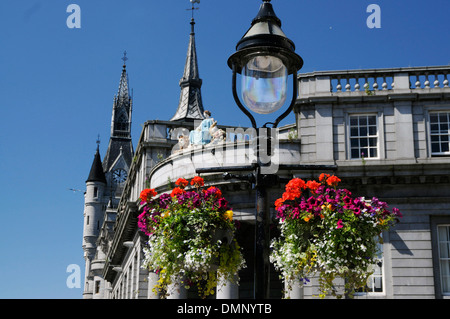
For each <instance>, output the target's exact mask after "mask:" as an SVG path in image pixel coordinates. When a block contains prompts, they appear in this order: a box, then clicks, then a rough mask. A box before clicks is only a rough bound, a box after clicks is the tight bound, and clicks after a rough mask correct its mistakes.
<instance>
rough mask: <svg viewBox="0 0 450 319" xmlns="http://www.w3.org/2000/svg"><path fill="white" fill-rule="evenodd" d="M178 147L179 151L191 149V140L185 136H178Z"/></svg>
mask: <svg viewBox="0 0 450 319" xmlns="http://www.w3.org/2000/svg"><path fill="white" fill-rule="evenodd" d="M178 146H179V150H180V151H181V150H184V149H187V148H188V147H189V138H188V137H187V136H185V135H180V136H178Z"/></svg>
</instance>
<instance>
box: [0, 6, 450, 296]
mask: <svg viewBox="0 0 450 319" xmlns="http://www.w3.org/2000/svg"><path fill="white" fill-rule="evenodd" d="M71 3H75V4H78V5H79V6H80V8H81V28H80V29H69V28H68V27H67V25H66V19H67V17H68V16H69V14H70V13H67V12H66V8H67V6H68V5H69V4H71ZM260 3H261V1H260V0H245V1H242V0H228V1H218V0H202V1H201V4H200V10H196V12H195V19H196V29H195V30H196V41H197V53H198V58H199V69H200V76H201V78H202V79H203V87H202V94H203V102H204V105H205V108H207V109H209V110H211V111H212V113H213V116H214V118H216V119H217V120H219V123H220V124H226V125H243V126H247V125H249V122H248V119H247V118H246V117H245V116H244V115H243V114H242V113H241V112H240V111H239V110H238V108H237V106H236V105H235V103H234V101H233V98H232V95H231V88H230V84H231V72H230V70H229V69H228V67H227V65H226V61H227V59H228V57H229V55H231V54H232V53H233V52H234V50H235V45H236V43H237V41H238V40H239V39H240V38H241V36H242V35H243V34H244V33H245V31H246V30H247V28H248V27H249V26H250V22H251V20H252V19H253V17H254V16H255V15H256V13H257V11H258V8H259V5H260ZM272 3H273V5H274V8H275V12H276V13H277V15H278V17H279V18H280V19H281V20H282V22H283V26H282V28H283V30H284V32H285V33H286V35H287V36H288V37H289V38H291V39H292V40H293V41H294V42H295V44H296V46H297V53H298V54H300V55H301V56H302V57H303V59H304V61H305V64H304V67H303V69H302V70H301V72H311V71H322V70H342V69H358V68H384V67H408V66H431V65H448V64H450V41H449V40H450V39H449V35H448V27H449V24H448V22H449V20H448V17H449V14H450V9H449V6H450V3H449V1H448V0H430V1H423V0H409V1H405V0H403V1H401V0H396V1H392V0H389V1H387V0H340V1H336V0H314V1H311V0H303V1H302V0H283V1H282V0H273V1H272ZM372 3H373V4H378V5H379V6H380V8H381V28H379V29H369V28H368V27H367V25H366V19H367V17H368V16H369V13H367V12H366V9H367V6H368V5H369V4H372ZM189 7H190V3H189V1H188V0H169V1H144V0H132V1H125V0H41V1H39V0H22V1H12V0H2V1H1V2H0V66H1V68H0V74H1V76H0V93H1V94H0V96H1V98H0V110H1V120H2V121H1V122H2V125H1V126H0V132H1V133H0V178H1V183H0V194H1V195H0V196H1V208H0V212H1V223H0V252H1V257H0V258H1V259H0V276H1V280H0V298H81V296H82V287H81V288H72V289H69V288H68V287H67V286H66V279H67V277H68V275H69V273H67V272H66V268H67V266H68V265H70V264H78V265H79V266H80V267H81V269H82V270H84V260H83V250H82V248H81V244H82V226H83V208H84V207H83V205H84V200H83V193H82V192H78V191H75V192H73V191H70V190H69V188H74V189H79V190H82V191H84V189H85V180H86V178H87V176H88V173H89V169H90V166H91V163H92V160H93V156H94V152H95V148H96V143H95V142H96V139H97V135H98V134H100V139H101V141H102V143H101V146H100V151H101V155H102V156H103V155H104V154H105V151H106V148H107V143H108V139H109V133H110V121H111V110H112V103H113V96H114V94H116V93H117V89H118V85H119V79H120V73H121V68H122V61H121V57H122V53H123V51H124V50H126V51H127V52H128V58H129V60H128V62H127V65H128V67H127V69H128V72H129V78H130V86H131V87H132V88H133V90H134V105H133V107H134V109H133V125H132V137H133V141H134V145H135V146H136V143H137V140H138V138H139V136H140V133H141V124H142V123H144V122H145V121H147V120H151V119H160V120H169V119H170V118H171V117H172V115H173V114H174V112H175V109H176V107H177V103H178V98H179V86H178V81H179V80H180V78H181V76H182V73H183V66H184V62H185V56H186V51H187V44H188V37H189V31H190V25H189V21H190V12H189V11H186V9H187V8H189ZM282 124H288V122H286V121H284V122H282Z"/></svg>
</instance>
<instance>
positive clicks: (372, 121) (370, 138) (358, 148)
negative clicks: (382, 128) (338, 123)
mask: <svg viewBox="0 0 450 319" xmlns="http://www.w3.org/2000/svg"><path fill="white" fill-rule="evenodd" d="M349 124H350V125H349V129H350V132H349V138H350V158H351V159H357V158H378V123H377V116H376V115H351V116H350V117H349Z"/></svg>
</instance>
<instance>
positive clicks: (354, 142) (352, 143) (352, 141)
mask: <svg viewBox="0 0 450 319" xmlns="http://www.w3.org/2000/svg"><path fill="white" fill-rule="evenodd" d="M350 146H351V147H352V148H354V147H359V139H358V138H352V139H350Z"/></svg>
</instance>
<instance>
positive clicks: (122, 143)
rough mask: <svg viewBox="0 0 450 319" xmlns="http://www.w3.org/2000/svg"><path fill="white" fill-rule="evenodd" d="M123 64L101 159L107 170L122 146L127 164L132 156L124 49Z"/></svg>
mask: <svg viewBox="0 0 450 319" xmlns="http://www.w3.org/2000/svg"><path fill="white" fill-rule="evenodd" d="M122 60H123V66H122V74H121V76H120V83H119V91H118V94H117V95H115V96H114V103H113V110H112V120H111V137H110V140H109V145H108V149H107V151H106V154H105V158H104V159H103V169H104V171H105V172H108V171H109V169H110V168H111V165H112V164H113V163H114V161H115V160H116V159H117V157H118V156H119V155H120V149H121V148H122V155H123V157H124V159H125V161H126V162H127V163H128V165H130V164H131V161H132V158H133V153H134V150H133V144H132V142H131V114H132V97H131V96H130V93H129V88H128V87H129V85H128V74H127V69H126V67H127V65H126V62H127V60H128V58H127V52H126V51H125V52H124V54H123V57H122Z"/></svg>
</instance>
